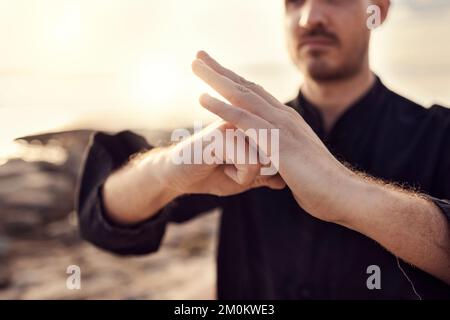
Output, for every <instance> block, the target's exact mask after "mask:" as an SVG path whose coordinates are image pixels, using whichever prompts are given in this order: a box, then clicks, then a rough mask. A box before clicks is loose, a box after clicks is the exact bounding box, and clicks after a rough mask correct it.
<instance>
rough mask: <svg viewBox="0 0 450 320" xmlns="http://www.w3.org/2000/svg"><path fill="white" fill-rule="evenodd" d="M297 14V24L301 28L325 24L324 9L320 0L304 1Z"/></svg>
mask: <svg viewBox="0 0 450 320" xmlns="http://www.w3.org/2000/svg"><path fill="white" fill-rule="evenodd" d="M299 14H300V17H299V21H298V25H299V26H300V27H301V28H305V29H308V28H311V27H315V26H317V25H320V24H322V25H326V23H327V15H326V11H325V8H324V7H323V5H322V4H321V3H320V1H316V0H309V1H306V3H305V5H304V6H303V7H302V8H301V9H300V12H299Z"/></svg>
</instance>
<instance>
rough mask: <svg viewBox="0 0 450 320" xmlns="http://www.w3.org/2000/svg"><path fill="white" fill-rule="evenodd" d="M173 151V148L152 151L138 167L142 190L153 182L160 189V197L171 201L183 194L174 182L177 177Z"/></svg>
mask: <svg viewBox="0 0 450 320" xmlns="http://www.w3.org/2000/svg"><path fill="white" fill-rule="evenodd" d="M171 149H172V148H171V147H167V148H155V149H152V150H151V151H149V152H148V153H147V154H146V155H145V157H144V159H143V160H142V161H141V162H140V163H139V164H138V166H137V167H138V171H139V173H138V174H139V176H140V181H141V184H142V188H145V186H146V185H148V183H149V181H151V182H152V183H154V184H156V185H157V186H158V189H160V191H161V194H160V197H161V198H162V199H164V200H167V199H169V201H170V200H173V199H175V198H177V197H178V196H181V195H182V194H183V192H181V191H179V190H177V189H176V188H175V187H174V185H176V183H174V181H173V180H174V177H175V176H176V175H175V174H174V168H173V162H172V161H171V152H172V151H171ZM175 182H176V181H175Z"/></svg>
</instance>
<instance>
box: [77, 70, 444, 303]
mask: <svg viewBox="0 0 450 320" xmlns="http://www.w3.org/2000/svg"><path fill="white" fill-rule="evenodd" d="M288 105H289V106H291V107H293V108H295V109H296V110H298V111H299V112H300V114H301V115H302V116H303V117H304V119H305V120H306V121H307V122H308V124H309V125H310V126H311V127H312V128H313V129H314V131H315V132H316V133H317V134H318V136H319V137H320V138H321V139H322V140H323V141H324V143H325V144H326V145H327V147H328V148H329V149H330V151H331V152H332V153H333V154H334V155H335V156H336V157H337V158H338V159H339V160H341V161H345V162H347V163H349V164H351V165H352V166H353V167H354V168H356V169H358V170H360V171H364V172H366V173H368V174H370V175H372V176H375V177H378V178H383V179H385V180H388V181H393V182H398V183H401V184H402V185H405V186H409V187H413V188H415V189H416V190H419V191H421V192H423V193H425V194H427V195H429V196H430V198H431V199H432V200H433V201H434V202H435V203H436V205H437V206H438V207H439V208H440V209H441V210H442V214H444V215H446V216H447V217H448V218H449V220H450V202H449V201H447V200H445V199H450V110H449V109H446V108H443V107H440V106H433V107H431V108H429V109H426V108H423V107H421V106H419V105H417V104H415V103H413V102H411V101H409V100H407V99H405V98H403V97H401V96H399V95H397V94H395V93H393V92H392V91H390V90H389V89H387V88H386V87H385V86H384V85H383V84H382V83H381V81H380V80H379V79H377V81H376V83H375V84H374V86H373V87H372V88H371V89H370V90H369V91H368V92H367V93H366V94H365V95H364V96H363V97H362V98H361V99H359V101H357V102H356V103H354V104H353V105H352V106H350V108H348V110H347V111H346V112H345V113H344V114H343V115H342V116H341V117H340V118H339V119H338V121H337V123H336V124H335V125H334V127H333V128H332V130H331V131H330V132H329V133H328V134H327V135H325V134H324V129H323V121H322V118H321V114H320V112H319V111H318V109H317V108H316V107H315V106H314V105H312V104H311V103H309V102H308V101H307V100H306V99H305V98H304V97H303V96H302V95H301V94H300V95H299V96H298V97H297V98H296V99H295V100H293V101H291V102H289V103H288ZM149 148H151V146H150V145H148V143H147V142H146V141H145V140H144V139H143V138H142V137H140V136H138V135H136V134H134V133H132V132H129V131H125V132H121V133H119V134H116V135H109V134H106V133H97V134H95V135H94V136H93V138H92V140H91V145H90V148H89V151H88V154H87V157H86V161H85V166H84V172H83V174H82V177H81V180H80V184H79V185H80V188H79V196H78V214H79V223H80V229H81V233H82V235H83V236H84V237H85V238H86V239H87V240H88V241H90V242H92V243H93V244H95V245H97V246H99V247H101V248H103V249H106V250H109V251H112V252H115V253H117V254H124V255H128V254H133V255H135V254H148V253H151V252H154V251H156V250H158V248H159V245H160V242H161V238H162V236H163V234H164V232H165V228H166V225H167V223H169V222H176V223H180V222H184V221H186V220H189V219H192V218H194V217H196V216H198V215H199V214H202V213H204V212H206V211H208V210H210V209H212V208H215V207H221V208H223V213H222V215H221V224H220V239H219V246H218V257H217V260H218V261H217V275H218V277H217V282H218V283H217V290H218V297H219V298H220V299H347V298H354V299H419V296H420V297H421V298H424V299H433V298H450V286H449V285H447V284H445V283H444V282H442V281H440V280H438V279H436V278H434V277H433V276H431V275H429V274H427V273H425V272H423V271H421V270H419V269H418V268H414V267H412V266H410V265H408V264H406V263H404V262H402V261H400V260H397V259H396V257H395V256H393V255H392V254H390V253H389V252H388V251H387V250H386V249H384V248H383V247H381V246H380V245H379V244H378V243H376V242H375V241H374V240H372V239H369V238H367V237H366V236H364V235H362V234H359V233H357V232H355V231H352V230H349V229H347V228H345V227H342V226H339V225H336V224H333V223H327V222H323V221H320V220H318V219H316V218H314V217H312V216H311V215H309V214H308V213H306V212H305V211H304V210H303V209H302V208H301V207H299V205H298V204H297V202H296V201H295V199H294V198H293V196H292V194H291V191H290V190H289V189H288V188H285V189H284V190H281V191H276V190H271V189H268V188H258V189H253V190H250V191H247V192H244V193H242V194H239V195H235V196H229V197H216V196H212V195H185V196H182V197H180V198H178V199H176V200H174V201H173V202H172V203H170V204H169V205H168V206H167V207H165V208H163V209H162V210H161V211H160V212H159V213H158V214H157V215H156V216H154V217H153V218H151V219H149V220H148V221H145V222H143V223H141V224H139V225H136V226H132V227H122V226H118V225H115V224H113V223H112V222H111V221H109V220H108V219H107V217H106V216H105V214H104V210H103V207H102V201H101V190H102V185H103V183H104V181H105V179H106V178H107V176H108V175H109V174H110V173H111V172H112V171H113V170H115V169H116V168H118V167H119V166H121V165H122V164H124V163H125V162H126V161H127V159H128V158H129V157H130V155H132V154H133V153H136V152H138V151H142V150H145V149H149ZM150 183H151V182H150ZM404 227H405V228H408V225H407V224H405V226H404ZM449 254H450V253H449ZM371 265H377V266H379V267H380V271H381V290H376V289H375V290H369V289H368V288H367V284H366V281H367V279H368V277H369V276H370V274H368V273H367V268H368V267H369V266H371ZM449 272H450V270H449ZM193 281H195V280H194V279H193Z"/></svg>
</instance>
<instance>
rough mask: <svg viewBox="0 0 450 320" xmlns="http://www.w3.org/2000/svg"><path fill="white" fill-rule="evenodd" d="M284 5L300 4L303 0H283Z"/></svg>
mask: <svg viewBox="0 0 450 320" xmlns="http://www.w3.org/2000/svg"><path fill="white" fill-rule="evenodd" d="M285 3H286V5H302V4H304V3H305V0H285Z"/></svg>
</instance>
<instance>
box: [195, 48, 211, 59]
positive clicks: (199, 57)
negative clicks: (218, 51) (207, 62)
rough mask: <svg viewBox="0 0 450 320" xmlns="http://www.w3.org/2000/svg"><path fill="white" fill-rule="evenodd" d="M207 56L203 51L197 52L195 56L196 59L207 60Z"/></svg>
mask: <svg viewBox="0 0 450 320" xmlns="http://www.w3.org/2000/svg"><path fill="white" fill-rule="evenodd" d="M208 56H209V55H208V54H207V53H206V51H204V50H200V51H198V52H197V55H196V57H197V59H206V58H208Z"/></svg>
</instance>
